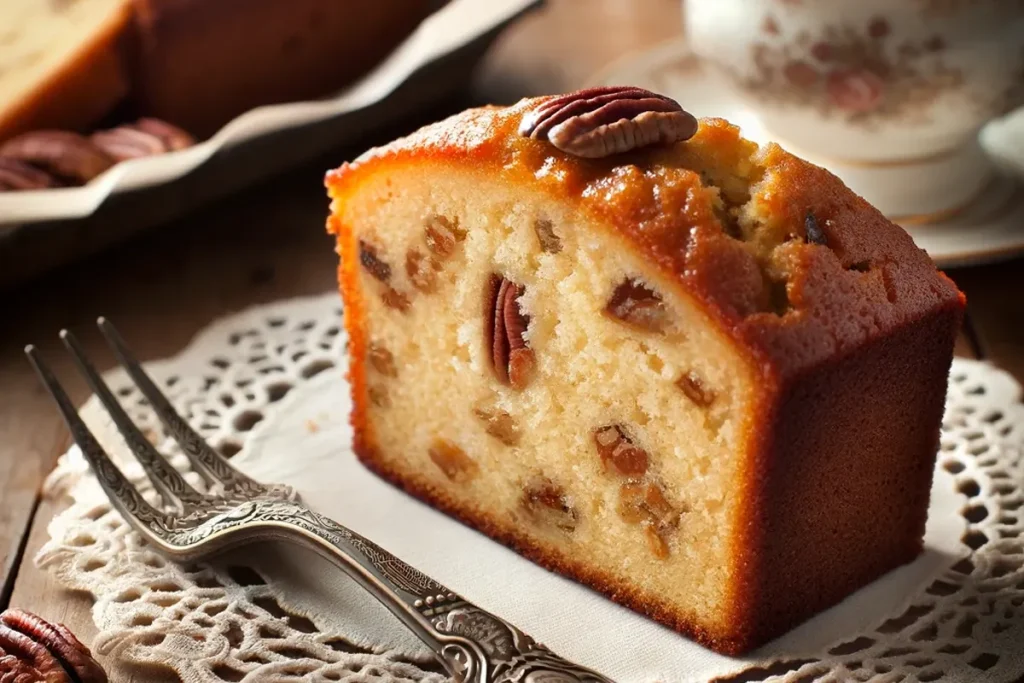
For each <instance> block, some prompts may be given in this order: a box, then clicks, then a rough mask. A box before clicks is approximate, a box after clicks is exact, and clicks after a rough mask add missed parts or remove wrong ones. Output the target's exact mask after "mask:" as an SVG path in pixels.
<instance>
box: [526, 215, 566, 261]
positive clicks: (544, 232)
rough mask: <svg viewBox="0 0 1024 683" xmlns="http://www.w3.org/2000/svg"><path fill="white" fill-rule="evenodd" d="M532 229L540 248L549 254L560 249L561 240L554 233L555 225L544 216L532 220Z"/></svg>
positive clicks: (555, 252)
mask: <svg viewBox="0 0 1024 683" xmlns="http://www.w3.org/2000/svg"><path fill="white" fill-rule="evenodd" d="M533 231H534V232H535V233H537V240H538V241H539V242H540V248H541V249H542V250H543V251H546V252H547V253H549V254H557V253H559V252H561V251H562V240H560V239H559V238H558V235H556V234H555V225H554V223H552V222H551V221H549V220H548V219H546V218H538V219H537V220H535V221H534V222H533Z"/></svg>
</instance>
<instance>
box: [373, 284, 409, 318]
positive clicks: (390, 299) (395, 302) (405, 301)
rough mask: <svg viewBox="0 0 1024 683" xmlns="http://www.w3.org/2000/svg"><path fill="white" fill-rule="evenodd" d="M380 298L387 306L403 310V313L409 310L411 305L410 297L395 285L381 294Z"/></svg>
mask: <svg viewBox="0 0 1024 683" xmlns="http://www.w3.org/2000/svg"><path fill="white" fill-rule="evenodd" d="M380 298H381V300H382V301H383V302H384V305H385V306H387V307H388V308H393V309H395V310H397V311H401V312H402V313H405V312H406V311H408V310H409V306H410V305H411V302H410V301H409V297H407V296H406V295H405V294H402V293H401V292H399V291H398V290H397V289H395V288H394V287H388V288H387V289H386V290H385V291H384V293H383V294H381V295H380Z"/></svg>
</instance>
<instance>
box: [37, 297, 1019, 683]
mask: <svg viewBox="0 0 1024 683" xmlns="http://www.w3.org/2000/svg"><path fill="white" fill-rule="evenodd" d="M129 341H130V340H129ZM345 344H346V341H345V334H344V331H343V330H342V329H341V325H340V310H339V305H338V303H337V300H336V296H335V295H333V294H330V295H326V296H322V297H317V298H312V299H303V300H296V301H290V302H284V303H280V304H275V305H271V306H267V307H260V308H255V309H251V310H250V311H247V312H245V313H242V314H239V315H237V316H233V317H231V318H226V319H224V320H221V321H219V322H217V323H216V324H214V325H212V326H211V327H209V328H208V329H207V330H206V331H205V332H203V333H202V334H201V335H200V336H199V337H197V338H196V339H195V340H194V341H193V343H192V344H191V345H190V346H189V347H188V348H187V349H186V350H185V351H184V352H182V353H181V354H180V355H179V356H177V357H175V358H172V359H169V360H166V361H161V362H158V363H153V364H150V365H149V366H148V367H149V369H150V371H151V372H152V373H153V374H154V376H155V377H156V378H157V379H158V381H159V382H160V383H161V384H162V386H163V387H165V389H166V391H167V392H168V394H169V395H170V396H171V398H172V400H173V402H174V403H175V405H176V406H177V407H178V409H179V410H180V411H182V412H183V414H185V415H186V416H187V417H188V418H189V419H190V420H191V422H192V423H193V424H194V425H195V426H196V427H198V428H199V430H200V431H201V433H202V434H203V435H204V436H205V437H206V438H207V439H208V440H209V441H210V442H211V443H213V444H214V445H216V446H218V447H219V448H220V449H221V451H222V452H224V453H225V454H228V455H231V456H234V462H235V463H236V465H238V466H239V467H240V468H241V469H243V470H245V471H247V472H248V473H250V474H252V475H253V476H255V477H256V478H258V479H262V480H264V481H278V482H281V483H288V484H291V485H293V486H295V487H296V488H297V489H298V490H299V491H300V493H301V494H302V495H303V497H304V498H305V499H306V501H307V502H309V503H310V504H311V505H312V506H313V507H315V508H317V509H318V510H319V511H321V512H323V513H325V514H328V515H329V516H331V517H333V518H335V519H337V520H338V521H340V522H342V523H343V524H348V525H350V526H352V527H353V528H354V529H356V530H357V531H359V532H361V533H364V534H365V535H367V536H369V537H370V538H373V539H374V540H376V541H378V542H379V543H380V544H381V545H383V546H385V547H386V548H388V549H389V550H392V551H393V552H395V553H396V554H398V555H400V556H402V557H403V558H404V559H406V560H408V561H410V562H411V563H412V564H414V565H415V566H417V567H419V568H420V569H423V570H424V571H426V572H427V573H429V574H431V575H433V576H435V578H437V579H439V580H441V581H442V582H444V583H446V584H448V585H451V586H452V587H453V588H455V589H457V590H459V591H460V592H461V593H462V594H464V595H465V596H466V597H467V598H469V599H471V600H473V601H474V602H476V603H477V604H480V605H481V606H482V607H485V608H487V609H491V610H493V611H495V612H497V613H498V614H500V615H501V616H504V617H506V618H508V619H510V620H511V621H513V622H515V623H516V624H517V625H519V626H521V627H523V628H524V630H526V631H527V632H530V633H531V635H534V636H535V637H537V638H538V639H539V640H541V641H544V642H546V643H547V644H548V645H550V646H551V647H552V648H553V649H555V650H556V651H558V652H560V653H562V654H564V655H566V656H568V657H570V658H573V659H576V660H578V661H580V663H582V664H586V665H590V666H594V667H595V668H597V669H599V670H601V671H602V672H604V673H606V674H608V675H609V676H611V677H612V678H614V679H615V680H619V681H621V682H622V683H628V682H630V681H636V682H638V683H640V682H643V683H648V682H653V681H704V680H708V679H709V678H713V677H716V676H719V677H725V679H726V680H728V679H729V677H730V676H734V675H741V674H742V675H743V678H742V679H741V680H762V679H763V680H770V681H826V680H828V681H832V680H840V681H846V680H858V681H867V680H879V681H897V680H912V681H935V680H940V679H942V680H959V681H982V680H993V681H1002V680H1009V679H1011V678H1013V677H1015V676H1018V675H1020V674H1021V673H1024V647H1022V645H1021V644H1022V643H1024V534H1022V530H1024V522H1022V520H1021V515H1022V514H1024V510H1022V508H1024V462H1022V449H1021V445H1022V443H1024V405H1022V404H1021V403H1020V400H1021V391H1020V387H1019V386H1018V385H1017V384H1016V383H1015V382H1014V381H1013V380H1012V379H1011V378H1010V377H1009V376H1008V375H1006V374H1005V373H1003V372H1001V371H998V370H996V369H994V368H992V367H991V366H989V365H987V364H984V363H979V362H973V361H963V360H957V361H956V362H955V363H954V366H953V372H952V381H951V383H950V393H949V400H948V402H947V406H946V418H945V422H944V433H943V438H942V447H941V452H940V453H939V458H938V466H937V469H936V477H935V484H934V486H933V495H932V505H931V508H930V512H929V521H928V529H927V532H926V537H925V543H926V552H925V553H924V555H922V557H921V558H919V559H918V560H917V561H915V562H914V563H912V564H910V565H907V566H906V567H903V568H901V569H899V570H896V571H894V572H891V573H890V574H889V575H887V576H886V577H883V578H882V579H880V580H879V581H876V582H875V583H873V584H871V585H870V586H868V587H867V588H865V589H863V590H862V591H860V592H858V593H857V594H855V595H854V596H851V597H850V598H849V599H847V600H846V601H844V602H843V603H842V604H840V605H838V606H837V607H835V608H833V609H831V610H829V611H828V612H825V613H824V614H822V615H819V616H818V617H815V618H814V619H812V620H811V621H810V622H808V623H806V624H804V625H803V626H801V627H799V628H797V629H796V630H794V631H793V632H791V633H790V634H788V635H786V636H784V637H783V638H781V639H779V640H778V641H776V642H775V643H772V644H770V645H768V646H766V647H765V648H762V650H760V651H758V652H756V653H754V654H753V655H751V656H749V657H747V658H745V659H733V658H728V657H723V656H720V655H716V654H714V653H710V652H708V651H706V650H703V649H702V648H700V647H698V646H696V645H694V644H693V643H691V642H690V641H687V640H686V639H684V638H682V637H680V636H677V635H675V634H673V633H671V632H669V631H668V630H667V629H663V628H661V627H660V626H657V625H655V624H653V623H652V622H650V621H648V620H646V619H644V618H642V617H640V616H638V615H636V614H634V613H632V612H629V611H627V610H625V609H622V608H619V607H617V606H615V605H613V604H612V603H610V602H609V601H607V600H605V599H604V598H601V597H600V596H597V595H595V594H593V593H591V592H590V591H587V590H586V589H583V588H582V587H580V586H577V585H576V584H573V583H572V582H569V581H567V580H565V579H562V578H560V577H557V576H555V575H553V574H549V573H548V572H545V571H544V570H542V569H540V568H538V567H536V566H535V565H532V564H530V563H529V562H526V561H525V560H522V559H521V558H519V557H518V556H516V555H514V554H512V553H511V552H510V551H508V550H506V549H504V548H502V547H501V546H499V545H497V544H495V543H493V542H491V541H489V540H487V539H485V538H483V537H482V536H480V535H479V534H476V533H474V532H472V531H470V530H468V529H466V528H465V527H462V526H461V525H459V524H457V523H455V522H453V521H452V520H450V519H448V518H447V517H444V516H442V515H440V514H439V513H437V512H435V511H433V510H430V509H429V508H426V507H425V506H423V505H421V504H420V503H418V502H416V501H413V500H412V499H410V498H408V497H407V496H405V495H404V494H401V493H399V492H397V491H396V490H395V489H392V488H391V487H389V486H387V485H386V484H384V483H382V482H380V481H379V480H377V479H376V478H375V477H373V475H371V474H369V473H368V472H366V471H365V470H364V469H363V468H362V467H361V466H359V465H358V463H357V462H356V461H355V459H354V456H353V455H352V453H351V451H350V450H349V448H348V439H349V437H350V433H349V428H348V425H347V412H348V399H347V389H346V387H345V383H344V380H343V379H342V375H343V372H342V370H343V368H342V367H341V366H342V364H343V362H344V360H343V359H344V350H345ZM108 379H109V381H110V382H111V384H112V386H113V387H114V388H115V389H116V391H117V393H118V394H119V396H120V398H121V400H122V402H123V403H124V404H125V407H126V409H128V411H129V413H130V414H131V415H132V416H133V417H134V418H135V419H136V420H137V421H139V422H141V423H142V424H143V425H144V426H145V428H146V430H147V432H148V434H150V435H151V436H152V440H153V441H154V443H156V444H157V445H158V447H159V448H161V449H162V450H164V452H167V453H170V454H173V455H174V462H175V464H176V465H177V466H178V467H180V468H181V469H182V470H183V471H185V472H188V466H187V465H188V462H187V460H186V459H185V458H184V457H183V456H181V455H180V454H179V453H177V452H176V448H175V446H174V444H173V442H172V441H170V440H169V439H166V438H165V436H164V435H163V433H162V431H161V429H160V427H159V425H158V423H157V422H156V420H155V418H154V417H153V416H152V415H151V414H150V413H149V411H148V409H147V406H146V404H145V401H144V400H143V399H142V398H141V397H140V396H139V394H138V392H137V391H136V390H135V389H134V387H133V385H132V384H131V383H130V381H129V380H128V379H127V378H126V377H125V375H124V374H123V373H121V372H120V371H115V372H112V373H110V374H109V375H108ZM82 412H83V415H85V416H86V419H87V421H88V422H89V423H90V425H91V426H92V427H93V429H94V431H96V432H97V433H98V435H99V436H100V440H101V442H103V443H104V444H105V445H106V446H107V448H108V450H110V451H111V452H112V453H113V454H114V455H115V457H116V458H117V459H118V460H119V462H121V464H122V467H123V469H124V470H125V471H126V473H127V474H129V475H130V476H132V477H134V478H136V480H138V481H144V477H143V475H142V472H141V469H140V468H139V467H138V466H137V465H135V464H134V463H133V462H131V460H130V457H128V456H126V455H125V453H124V449H123V447H122V446H121V445H120V441H119V439H118V438H117V436H116V432H115V431H114V429H113V427H112V425H111V423H110V421H109V419H108V418H107V417H106V415H105V413H103V411H102V409H101V408H99V406H98V404H97V402H96V401H95V399H91V400H90V401H89V402H88V403H87V404H86V406H85V407H84V408H83V411H82ZM187 476H188V477H190V480H191V481H192V483H193V484H194V485H196V486H201V480H200V479H199V478H198V477H197V476H195V475H194V474H191V473H189V474H187ZM46 492H47V495H51V496H55V495H60V494H66V495H68V496H70V498H71V506H70V507H69V508H68V509H67V510H66V511H64V512H62V513H61V514H59V515H58V516H57V517H55V518H54V520H53V521H52V522H51V525H50V536H51V539H50V541H49V542H48V543H47V544H46V545H45V546H44V547H43V549H42V550H41V551H40V553H39V555H38V557H37V558H36V561H37V563H38V564H39V565H40V566H43V567H45V568H47V569H48V570H49V571H51V572H52V573H53V574H54V575H55V576H56V577H57V579H58V580H59V581H60V583H61V584H63V585H65V586H67V587H69V588H73V589H77V590H82V591H87V592H88V593H90V594H91V595H93V596H94V597H95V601H96V602H95V605H94V607H93V619H94V621H95V622H96V625H97V626H98V628H99V635H98V637H97V639H96V641H95V642H94V643H93V646H94V649H95V651H96V652H97V653H98V654H99V655H101V658H102V661H103V662H104V664H105V665H106V666H107V667H108V668H111V669H113V668H114V667H116V666H118V665H119V662H131V663H136V664H156V665H161V666H166V667H169V668H170V669H172V670H174V671H175V672H177V674H178V675H179V676H180V678H181V679H182V680H183V681H185V682H186V683H193V682H195V683H198V682H203V683H220V682H223V681H245V682H247V683H248V682H250V681H275V680H309V681H346V682H349V681H351V682H372V681H399V682H404V681H427V682H430V683H434V682H436V683H440V682H441V681H444V680H446V679H445V676H444V675H443V673H442V670H441V669H440V668H439V667H438V666H437V664H435V663H434V662H433V661H432V660H431V658H430V656H429V653H428V652H427V651H426V650H425V649H424V648H423V647H422V646H420V645H419V644H418V643H417V641H415V639H414V638H413V637H412V636H410V635H409V634H408V633H406V632H405V631H404V630H403V629H402V627H401V626H400V625H399V624H398V622H397V621H396V620H394V619H393V618H392V617H390V615H387V613H386V612H384V610H383V608H381V607H380V606H379V605H377V604H376V603H375V602H374V601H373V600H372V599H371V598H369V597H368V596H367V595H366V594H365V593H363V592H362V590H361V589H360V588H358V587H357V586H356V585H355V584H354V583H351V582H350V581H349V580H348V579H346V578H345V577H343V576H341V574H340V572H338V571H336V570H333V569H332V568H330V566H329V565H327V564H326V563H325V562H323V561H321V560H319V558H316V557H315V556H312V555H310V554H307V553H305V551H298V550H295V549H293V548H290V547H286V546H280V545H274V544H267V545H260V546H253V547H250V548H248V549H241V550H236V551H233V552H232V553H230V554H227V555H224V556H222V557H221V558H219V559H218V560H216V561H215V562H212V563H208V564H200V565H195V566H179V565H176V564H174V563H170V562H167V561H165V560H164V559H163V558H162V557H160V556H159V555H157V554H156V553H154V552H152V551H151V550H149V549H148V548H147V547H146V546H145V545H144V544H143V543H141V542H140V540H139V538H138V536H137V535H136V534H135V533H134V532H132V531H130V530H129V529H128V527H127V526H126V525H125V523H124V522H123V521H122V520H121V518H120V517H119V516H118V514H117V513H116V512H114V511H112V509H111V507H110V505H109V504H108V503H107V501H106V499H105V498H104V496H103V493H102V492H101V491H100V489H99V487H98V485H97V484H96V482H95V480H94V479H93V478H92V476H91V475H89V474H88V472H87V468H86V466H85V464H84V461H83V460H82V458H81V456H80V454H79V453H78V451H77V449H74V448H73V449H71V451H69V453H68V454H67V455H65V456H64V457H63V458H62V459H61V461H60V463H59V465H58V467H57V469H56V470H55V471H54V472H53V474H52V475H51V476H50V479H49V480H48V483H47V488H46ZM510 588H518V589H519V590H518V591H513V590H510ZM580 624H586V625H587V626H586V627H585V630H586V635H583V633H582V632H581V630H580ZM595 634H596V635H595Z"/></svg>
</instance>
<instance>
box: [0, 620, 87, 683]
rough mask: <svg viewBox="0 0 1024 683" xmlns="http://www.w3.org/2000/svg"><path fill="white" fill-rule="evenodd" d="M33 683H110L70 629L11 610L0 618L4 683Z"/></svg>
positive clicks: (0, 674)
mask: <svg viewBox="0 0 1024 683" xmlns="http://www.w3.org/2000/svg"><path fill="white" fill-rule="evenodd" d="M24 676H28V677H27V678H25V677H24ZM33 676H34V677H33ZM30 681H32V682H34V681H41V682H44V683H107V675H106V674H105V673H104V671H103V669H102V667H100V665H99V664H98V663H97V662H96V660H95V659H93V657H92V653H91V652H89V648H87V647H86V646H85V645H83V644H82V642H81V641H79V640H78V638H76V637H75V636H74V634H73V633H71V631H69V630H68V629H67V628H66V627H64V626H63V625H61V624H51V623H49V622H48V621H45V620H44V619H42V618H41V617H38V616H36V615H35V614H32V613H30V612H25V611H23V610H19V609H9V610H6V611H5V612H3V613H2V614H0V683H29V682H30Z"/></svg>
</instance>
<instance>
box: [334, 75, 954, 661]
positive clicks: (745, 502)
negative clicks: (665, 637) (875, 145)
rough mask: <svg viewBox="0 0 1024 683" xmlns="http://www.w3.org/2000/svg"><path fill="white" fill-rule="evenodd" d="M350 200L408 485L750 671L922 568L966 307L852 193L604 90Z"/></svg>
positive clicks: (367, 457) (379, 424)
mask: <svg viewBox="0 0 1024 683" xmlns="http://www.w3.org/2000/svg"><path fill="white" fill-rule="evenodd" d="M327 184H328V187H329V191H330V195H331V197H332V198H333V204H332V207H333V208H332V211H333V215H332V217H331V219H330V226H329V227H330V229H331V230H332V231H333V232H334V233H335V234H336V235H337V240H338V250H339V252H340V254H341V267H340V278H341V291H342V295H343V297H344V300H345V322H346V326H347V328H348V332H349V334H350V345H349V349H350V353H351V367H350V376H351V385H352V392H353V398H354V413H353V416H352V421H353V425H354V428H355V449H356V452H357V453H358V455H359V457H360V458H361V459H362V461H363V462H364V463H365V464H366V465H367V466H369V467H370V468H371V469H373V470H374V471H376V472H378V473H380V474H381V475H382V476H384V477H385V478H387V479H389V480H390V481H392V482H394V483H396V484H397V485H399V486H401V487H402V488H404V489H406V490H407V491H409V492H411V493H412V494H414V495H416V496H418V497H420V498H422V499H423V500H425V501H427V502H429V503H431V504H432V505H435V506H436V507H438V508H440V509H441V510H444V511H446V512H448V513H450V514H452V515H453V516H455V517H457V518H459V519H461V520H462V521H464V522H466V523H467V524H469V525H471V526H473V527H476V528H477V529H479V530H481V531H483V532H484V533H486V534H488V535H490V536H492V537H493V538H495V539H498V540H500V541H502V542H504V543H506V544H508V545H510V546H511V547H513V548H515V549H516V550H518V551H519V552H521V553H522V554H524V555H526V556H527V557H529V558H531V559H533V560H535V561H536V562H538V563H540V564H542V565H544V566H545V567H548V568H550V569H552V570H554V571H557V572H560V573H563V574H565V575H567V576H570V577H573V578H575V579H577V580H579V581H581V582H583V583H585V584H588V585H590V586H592V587H594V588H595V589H597V590H599V591H602V592H603V593H605V594H607V595H608V596H609V597H611V598H612V599H613V600H616V601H618V602H620V603H622V604H624V605H627V606H629V607H631V608H633V609H635V610H638V611H640V612H643V613H645V614H648V615H650V616H651V617H653V618H655V619H657V620H658V621H661V622H663V623H665V624H667V625H669V626H671V627H673V628H675V629H678V630H679V631H680V632H682V633H685V634H687V635H689V636H692V637H694V638H696V639H697V640H699V641H700V642H702V643H704V644H706V645H708V646H710V647H712V648H714V649H716V650H719V651H721V652H727V653H739V652H742V651H744V650H747V649H749V648H752V647H754V646H757V645H758V644H760V643H763V642H765V641H767V640H769V639H771V638H773V637H775V636H778V635H780V634H781V633H783V632H784V631H786V630H787V629H789V628H791V627H792V626H794V625H796V624H798V623H799V622H801V621H802V620H804V619H806V618H807V617H809V616H811V615H813V614H814V613H816V612H818V611H820V610H822V609H824V608H826V607H828V606H830V605H833V604H835V603H836V602H838V601H840V600H841V599H843V598H844V597H845V596H847V595H849V594H850V593H851V592H853V591H854V590H856V589H857V588H859V587H861V586H863V585H864V584H866V583H868V582H869V581H871V580H873V579H875V578H876V577H878V576H880V575H881V574H883V573H884V572H886V571H888V570H890V569H892V568H894V567H896V566H898V565H900V564H903V563H906V562H908V561H910V560H912V559H913V558H914V557H915V556H917V555H918V553H919V552H920V551H921V548H922V536H923V533H924V526H925V516H926V510H927V507H928V496H929V489H930V484H931V478H932V469H933V464H934V460H935V453H936V449H937V443H938V435H939V423H940V418H941V414H942V410H943V403H944V399H945V390H946V381H947V373H948V370H949V365H950V362H951V357H952V352H953V342H954V338H955V336H956V333H957V329H958V326H959V324H960V321H961V317H962V312H963V308H964V298H963V296H962V295H961V294H960V293H959V292H958V291H957V289H956V287H955V286H954V285H953V284H952V283H951V282H950V281H949V280H948V279H947V278H946V277H944V276H943V275H942V274H940V273H938V272H937V271H936V270H935V267H934V265H933V264H932V262H931V261H930V260H929V258H928V257H927V256H926V255H925V254H924V253H923V252H922V251H920V250H919V249H917V248H916V247H915V246H914V243H913V242H912V241H911V239H910V237H909V236H908V235H907V234H906V233H905V232H904V231H903V230H901V229H900V228H899V227H897V226H896V225H893V224H892V223H890V222H889V221H888V220H886V219H885V217H883V216H882V215H881V214H880V213H879V212H878V211H876V210H875V209H873V208H872V207H871V206H869V205H868V204H867V203H866V202H865V201H864V200H862V199H860V198H859V197H857V196H856V195H855V194H854V193H853V192H851V191H850V190H849V189H847V188H846V187H845V186H844V185H843V184H842V183H841V182H840V181H839V180H838V179H837V178H836V177H834V176H832V175H831V174H829V173H828V172H826V171H824V170H823V169H821V168H818V167H816V166H813V165H811V164H809V163H807V162H804V161H802V160H800V159H798V158H796V157H794V156H792V155H791V154H788V153H787V152H785V151H784V150H782V149H780V148H779V147H778V146H776V145H773V144H770V145H766V146H764V147H761V148H758V147H757V146H756V145H754V144H753V143H750V142H748V141H746V140H744V139H742V138H741V137H740V136H739V133H738V130H737V129H736V128H735V127H734V126H731V125H730V124H728V123H727V122H725V121H722V120H717V119H706V120H702V121H700V122H698V121H696V120H695V119H694V118H693V117H692V116H690V115H689V114H687V113H686V112H684V111H682V110H681V109H680V108H679V106H678V104H676V103H675V102H674V101H672V100H670V99H668V98H665V97H661V96H658V95H655V94H653V93H649V92H646V91H643V90H638V89H635V88H605V89H597V90H588V91H582V92H578V93H571V94H568V95H564V96H559V97H542V98H537V99H528V100H523V101H521V102H519V103H518V104H516V105H514V106H511V107H505V108H498V107H491V108H483V109H476V110H471V111H467V112H465V113H462V114H459V115H457V116H454V117H452V118H450V119H448V120H446V121H443V122H441V123H438V124H436V125H432V126H429V127H427V128H424V129H423V130H420V131H419V132H417V133H415V134H413V135H411V136H410V137H408V138H405V139H403V140H399V141H397V142H394V143H392V144H391V145H388V146H386V147H384V148H381V149H377V150H373V151H371V152H369V153H367V154H366V155H365V156H363V157H362V158H360V159H359V160H358V161H356V162H355V163H352V164H344V165H343V166H342V167H341V168H340V169H338V170H337V171H334V172H332V173H330V174H329V175H328V179H327Z"/></svg>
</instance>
